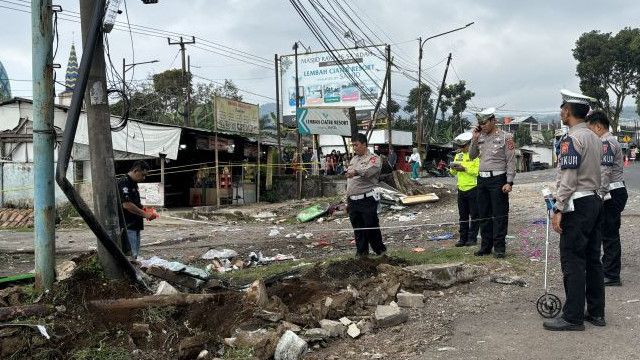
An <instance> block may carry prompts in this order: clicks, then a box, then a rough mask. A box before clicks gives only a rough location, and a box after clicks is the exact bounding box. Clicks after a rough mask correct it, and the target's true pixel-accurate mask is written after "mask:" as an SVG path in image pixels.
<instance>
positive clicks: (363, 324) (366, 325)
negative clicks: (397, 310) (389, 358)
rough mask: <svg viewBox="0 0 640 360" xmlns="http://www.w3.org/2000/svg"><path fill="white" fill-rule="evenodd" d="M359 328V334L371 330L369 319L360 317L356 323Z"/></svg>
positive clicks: (367, 332)
mask: <svg viewBox="0 0 640 360" xmlns="http://www.w3.org/2000/svg"><path fill="white" fill-rule="evenodd" d="M356 326H358V329H360V334H361V335H365V334H369V333H370V332H372V331H373V323H372V322H371V321H370V320H366V319H362V320H360V321H358V323H357V324H356Z"/></svg>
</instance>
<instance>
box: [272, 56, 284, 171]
mask: <svg viewBox="0 0 640 360" xmlns="http://www.w3.org/2000/svg"><path fill="white" fill-rule="evenodd" d="M274 64H275V66H274V67H275V69H276V131H277V134H278V175H281V174H282V172H283V171H282V132H281V131H282V130H281V125H282V124H281V121H280V119H281V117H280V74H279V73H278V64H279V62H278V54H275V55H274Z"/></svg>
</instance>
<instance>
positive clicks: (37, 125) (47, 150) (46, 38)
mask: <svg viewBox="0 0 640 360" xmlns="http://www.w3.org/2000/svg"><path fill="white" fill-rule="evenodd" d="M31 33H32V45H33V51H32V56H31V59H32V67H33V75H32V76H33V117H32V119H33V163H34V167H35V169H34V172H33V177H34V179H33V182H34V188H35V190H34V194H33V207H34V211H35V214H34V225H35V231H34V236H35V237H34V248H35V269H36V288H37V289H39V290H47V289H50V288H51V286H52V285H53V282H54V281H55V279H56V274H55V229H56V228H55V212H56V207H55V198H54V191H55V190H54V184H55V183H54V171H53V170H54V163H53V146H54V142H55V136H56V134H55V130H54V127H53V100H54V87H53V22H52V9H51V0H32V1H31Z"/></svg>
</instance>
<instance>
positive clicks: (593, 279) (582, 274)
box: [560, 195, 604, 324]
mask: <svg viewBox="0 0 640 360" xmlns="http://www.w3.org/2000/svg"><path fill="white" fill-rule="evenodd" d="M574 207H575V210H574V211H572V212H568V213H564V214H562V222H561V223H560V226H561V227H562V234H561V235H560V264H561V266H562V276H563V281H564V292H565V296H566V300H565V303H564V307H563V309H562V311H563V315H562V317H563V318H564V319H565V320H566V321H568V322H571V323H574V324H582V322H583V320H584V303H585V297H586V300H587V311H588V312H589V314H590V315H592V316H604V276H603V273H602V263H601V262H600V245H601V227H602V200H600V198H599V197H598V196H596V195H592V196H585V197H582V198H579V199H576V200H574Z"/></svg>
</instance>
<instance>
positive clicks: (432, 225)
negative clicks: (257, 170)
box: [159, 211, 509, 233]
mask: <svg viewBox="0 0 640 360" xmlns="http://www.w3.org/2000/svg"><path fill="white" fill-rule="evenodd" d="M159 214H160V216H161V217H162V218H169V219H175V220H180V221H184V222H191V223H198V224H205V225H213V226H218V227H222V228H227V227H228V226H227V225H220V224H217V223H214V222H211V221H204V220H191V219H185V218H180V217H175V216H169V215H164V214H163V212H162V211H161V212H159ZM508 216H509V214H507V215H501V216H491V217H486V218H480V219H473V220H464V221H454V222H443V223H424V224H413V225H396V226H378V227H366V228H339V229H304V230H300V229H297V230H294V232H311V233H314V232H315V233H322V232H328V231H332V232H333V231H347V232H349V231H355V230H376V229H380V230H383V229H406V228H417V227H441V226H446V225H458V224H460V223H472V222H479V221H484V220H495V219H500V218H504V217H508ZM281 227H282V228H285V227H284V226H282V225H275V224H274V225H270V226H266V225H264V226H245V225H243V226H242V227H241V228H239V227H238V228H231V229H226V230H225V231H242V230H247V229H253V230H272V229H276V230H281V229H280V228H281ZM285 230H286V228H285Z"/></svg>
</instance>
